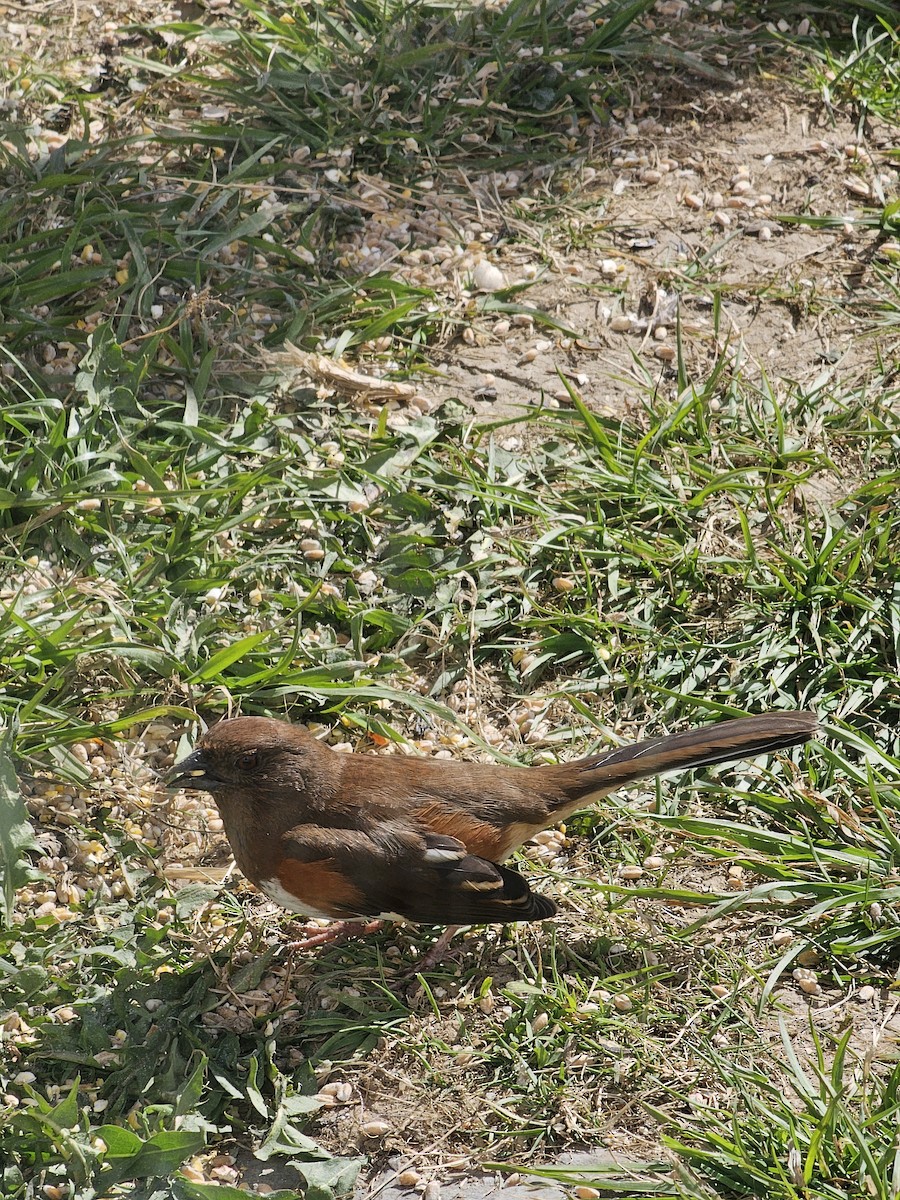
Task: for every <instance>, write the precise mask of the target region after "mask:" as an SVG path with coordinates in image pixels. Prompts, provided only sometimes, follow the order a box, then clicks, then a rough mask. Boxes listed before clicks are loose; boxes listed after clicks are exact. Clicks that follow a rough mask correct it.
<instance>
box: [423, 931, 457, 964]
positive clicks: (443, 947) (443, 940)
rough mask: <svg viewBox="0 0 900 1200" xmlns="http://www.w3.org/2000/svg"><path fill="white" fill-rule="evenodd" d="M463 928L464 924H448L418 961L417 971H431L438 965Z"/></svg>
mask: <svg viewBox="0 0 900 1200" xmlns="http://www.w3.org/2000/svg"><path fill="white" fill-rule="evenodd" d="M461 929H462V925H448V926H447V928H446V929H445V930H444V932H443V933H442V934H441V936H440V937H439V938H438V940H437V941H436V942H435V943H434V945H433V946H432V947H431V949H430V950H428V951H426V953H425V954H423V955H422V957H421V958H420V959H419V961H418V963H416V967H415V969H416V971H429V970H430V969H431V968H432V967H436V966H437V964H438V963H439V962H440V961H441V960H442V959H443V957H444V955H445V954H446V953H447V948H448V947H449V945H450V943H451V942H452V941H453V939H454V938H455V937H456V935H457V934H458V933H459V931H460V930H461Z"/></svg>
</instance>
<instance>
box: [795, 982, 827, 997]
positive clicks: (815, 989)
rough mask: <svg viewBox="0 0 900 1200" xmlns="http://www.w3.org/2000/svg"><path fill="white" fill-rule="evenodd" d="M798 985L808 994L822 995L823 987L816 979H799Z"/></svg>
mask: <svg viewBox="0 0 900 1200" xmlns="http://www.w3.org/2000/svg"><path fill="white" fill-rule="evenodd" d="M797 985H798V987H799V988H800V991H801V992H806V994H807V995H808V996H821V994H822V989H821V988H820V987H819V985H818V983H816V981H815V979H798V980H797Z"/></svg>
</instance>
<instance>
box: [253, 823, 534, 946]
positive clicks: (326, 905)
mask: <svg viewBox="0 0 900 1200" xmlns="http://www.w3.org/2000/svg"><path fill="white" fill-rule="evenodd" d="M281 849H282V853H281V856H280V861H279V863H278V875H277V881H273V886H278V887H280V888H281V889H282V890H283V891H284V892H286V893H288V894H289V895H290V896H292V897H294V899H295V900H296V901H297V904H296V907H297V908H298V909H299V910H300V911H304V912H317V913H320V914H322V915H323V916H328V917H333V918H336V919H341V918H347V917H381V916H391V917H394V918H398V917H402V918H404V919H406V920H409V921H422V922H425V923H426V924H440V925H469V924H478V923H480V922H488V921H502V922H507V921H540V920H543V919H544V918H545V917H550V916H552V915H553V913H554V912H555V911H556V908H555V906H554V905H553V903H552V902H551V901H549V900H547V899H546V898H545V897H543V896H536V895H535V894H534V893H533V892H532V891H531V889H530V888H529V886H528V883H527V881H526V880H525V879H523V878H522V876H521V875H519V873H518V872H517V871H514V870H511V869H510V868H509V867H502V866H499V865H498V864H497V863H494V862H490V861H489V860H488V859H485V858H480V857H478V856H477V855H474V854H470V853H469V852H468V850H467V849H466V845H465V843H464V842H462V841H461V840H459V839H458V838H455V837H452V836H450V835H448V834H444V833H437V832H435V831H433V830H431V829H428V828H426V827H423V826H419V827H416V826H415V825H412V824H407V823H399V822H395V823H388V822H383V823H379V824H378V825H377V826H376V827H374V828H372V829H369V830H367V831H363V830H359V829H341V828H335V827H327V828H326V827H325V826H322V825H298V826H296V827H295V828H294V829H291V830H289V831H288V832H287V833H286V834H285V835H284V837H283V839H282V843H281ZM266 882H267V881H262V883H261V886H262V887H263V890H264V891H267V892H268V893H269V894H270V895H271V894H272V888H267V887H266V886H265V885H266Z"/></svg>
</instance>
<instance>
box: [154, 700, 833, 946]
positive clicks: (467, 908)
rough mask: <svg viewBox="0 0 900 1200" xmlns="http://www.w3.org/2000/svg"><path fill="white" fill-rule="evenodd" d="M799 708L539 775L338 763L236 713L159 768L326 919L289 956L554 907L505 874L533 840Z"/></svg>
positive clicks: (265, 881) (309, 737) (237, 848)
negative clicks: (372, 931)
mask: <svg viewBox="0 0 900 1200" xmlns="http://www.w3.org/2000/svg"><path fill="white" fill-rule="evenodd" d="M816 729H817V720H816V717H815V715H814V714H813V713H810V712H783V711H779V712H770V713H764V714H761V715H759V716H752V717H740V718H737V719H733V720H727V721H721V722H718V723H716V724H711V725H704V726H701V727H698V728H694V729H687V730H685V731H683V732H680V733H673V734H666V735H664V736H662V737H655V738H650V739H648V740H645V741H640V742H636V743H634V744H632V745H626V746H622V747H619V748H617V749H614V750H606V751H603V752H602V753H600V754H595V755H591V756H590V757H588V758H581V759H577V760H575V761H573V762H569V763H563V764H557V765H550V766H530V767H519V766H503V765H497V764H490V763H474V762H459V761H454V760H449V759H430V758H415V757H399V756H377V755H370V754H360V753H354V754H340V753H338V752H336V751H334V750H332V749H331V747H330V746H328V745H327V744H326V743H325V742H322V741H320V740H319V739H318V738H317V737H315V736H314V735H313V734H312V733H310V732H309V730H307V729H306V728H304V727H303V726H302V725H297V724H291V723H289V722H287V721H282V720H276V719H274V718H271V717H256V716H240V717H232V718H230V719H227V720H223V721H220V722H219V723H218V724H217V725H214V726H212V727H211V728H210V729H209V730H208V731H207V732H206V733H205V734H204V735H203V736H202V737H201V739H200V741H199V742H198V743H197V746H196V747H195V749H194V750H193V751H192V752H191V753H189V754H188V755H187V757H186V758H184V759H182V760H181V761H180V762H178V763H176V764H175V766H174V767H173V768H172V770H171V773H170V777H169V783H168V787H169V789H170V790H178V789H190V790H195V791H203V792H208V793H210V794H211V795H212V797H213V799H214V800H215V802H216V805H217V807H218V809H219V812H220V814H221V817H222V822H223V825H224V827H225V833H226V835H227V837H228V840H229V843H230V844H231V848H232V851H233V854H234V858H235V861H236V862H237V865H238V867H239V868H240V870H241V871H242V872H243V874H244V875H245V876H246V877H247V878H248V879H249V880H250V881H251V883H253V884H254V885H255V886H256V887H257V888H258V889H259V890H260V891H261V892H262V893H263V894H264V895H265V896H267V897H268V898H269V899H270V900H273V901H274V902H275V903H277V904H279V905H281V906H282V907H284V908H286V909H289V910H291V911H293V912H296V913H300V914H302V915H303V916H305V917H306V918H307V919H309V918H313V919H322V918H324V919H326V920H327V921H329V922H335V925H334V926H329V927H328V928H326V929H325V930H322V929H319V930H318V931H317V932H315V933H312V934H311V935H310V936H309V937H308V938H307V939H305V940H303V941H300V942H297V943H296V945H297V946H303V947H307V946H311V945H316V944H321V943H324V942H326V941H331V940H333V939H334V938H336V937H341V936H346V935H347V934H348V933H350V932H355V931H358V930H359V929H361V928H377V927H378V923H379V922H381V921H384V920H391V921H401V920H402V921H412V922H416V923H422V924H429V925H444V926H448V927H449V929H448V936H447V938H446V940H447V941H449V936H452V933H453V931H455V929H456V928H458V927H459V926H461V925H475V924H488V923H492V922H502V923H504V924H505V923H508V922H515V921H544V920H546V919H547V918H549V917H552V916H553V915H554V914H555V913H556V905H555V904H554V902H553V901H552V900H551V899H549V898H548V897H547V896H544V895H541V894H539V893H535V892H533V891H532V889H531V887H530V885H529V883H528V880H527V879H526V878H525V877H524V876H523V875H521V874H520V873H519V872H518V871H517V870H516V869H515V868H513V867H509V866H504V865H503V863H504V860H505V859H507V858H508V857H509V856H510V855H511V854H512V853H513V851H514V850H516V849H517V848H518V847H519V846H521V845H522V843H523V842H526V841H527V840H528V839H529V838H531V837H533V836H534V835H535V834H536V833H539V832H540V831H541V830H543V829H546V828H548V827H549V826H551V825H557V824H559V823H561V822H562V821H565V820H566V818H567V817H569V816H570V815H571V814H572V813H573V812H575V811H576V810H578V809H581V808H585V807H587V806H588V805H589V804H591V803H593V802H595V801H597V800H599V799H602V798H603V797H604V796H607V795H609V793H610V792H613V791H615V790H616V789H618V788H621V787H625V786H627V785H629V784H632V783H635V782H636V781H637V780H640V779H646V778H648V777H650V776H654V775H659V774H661V773H663V772H666V771H673V770H681V771H685V770H689V769H692V768H696V767H706V766H712V765H713V764H715V763H723V762H729V761H733V760H737V759H744V758H753V757H756V756H757V755H761V754H769V753H772V752H774V751H778V750H785V749H787V748H788V747H791V746H796V745H799V744H801V743H803V742H806V741H808V740H809V739H810V738H811V737H813V735H814V734H815V732H816Z"/></svg>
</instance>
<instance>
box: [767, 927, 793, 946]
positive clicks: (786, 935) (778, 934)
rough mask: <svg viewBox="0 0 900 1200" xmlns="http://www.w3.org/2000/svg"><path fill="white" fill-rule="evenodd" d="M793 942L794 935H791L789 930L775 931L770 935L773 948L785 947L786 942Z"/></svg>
mask: <svg viewBox="0 0 900 1200" xmlns="http://www.w3.org/2000/svg"><path fill="white" fill-rule="evenodd" d="M793 940H794V935H793V934H792V933H791V931H790V930H789V929H776V930H775V932H774V933H773V934H772V945H773V946H778V947H781V946H786V945H787V944H788V942H792V941H793Z"/></svg>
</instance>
